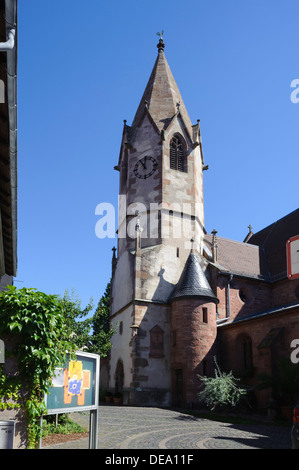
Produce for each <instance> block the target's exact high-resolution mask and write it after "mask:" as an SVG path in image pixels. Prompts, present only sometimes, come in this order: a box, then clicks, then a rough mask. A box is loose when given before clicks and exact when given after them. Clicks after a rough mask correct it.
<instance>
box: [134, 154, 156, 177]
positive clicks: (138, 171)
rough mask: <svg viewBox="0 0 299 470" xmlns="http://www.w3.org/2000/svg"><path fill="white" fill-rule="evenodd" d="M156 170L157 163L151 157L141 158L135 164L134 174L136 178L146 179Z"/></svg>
mask: <svg viewBox="0 0 299 470" xmlns="http://www.w3.org/2000/svg"><path fill="white" fill-rule="evenodd" d="M157 168H158V163H157V162H156V160H155V159H154V158H153V157H143V158H141V159H140V160H138V162H137V163H136V165H135V167H134V174H135V176H137V178H141V179H146V178H149V177H150V176H152V175H153V174H154V173H155V171H156V169H157Z"/></svg>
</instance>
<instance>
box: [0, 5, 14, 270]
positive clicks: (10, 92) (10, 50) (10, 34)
mask: <svg viewBox="0 0 299 470" xmlns="http://www.w3.org/2000/svg"><path fill="white" fill-rule="evenodd" d="M17 8H18V0H5V23H6V31H7V41H6V42H3V43H0V52H5V53H6V55H7V65H6V70H7V105H8V113H9V148H10V167H11V192H12V194H11V197H12V224H13V233H12V244H13V250H14V256H13V271H14V274H13V275H14V276H16V271H17V255H16V253H17V41H18V39H17V36H18V34H17Z"/></svg>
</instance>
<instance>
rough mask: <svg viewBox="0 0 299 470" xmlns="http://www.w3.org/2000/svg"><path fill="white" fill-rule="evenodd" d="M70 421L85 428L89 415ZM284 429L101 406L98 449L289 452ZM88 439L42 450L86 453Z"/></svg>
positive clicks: (156, 411)
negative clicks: (269, 450)
mask: <svg viewBox="0 0 299 470" xmlns="http://www.w3.org/2000/svg"><path fill="white" fill-rule="evenodd" d="M71 418H72V419H73V420H74V421H76V422H78V423H80V424H82V425H83V426H84V427H85V428H86V429H88V427H89V413H85V414H83V413H72V416H71ZM290 431H291V423H290V426H289V427H288V426H287V427H278V426H271V425H267V424H230V423H222V422H217V421H211V420H207V419H203V418H194V417H193V416H189V415H186V414H184V413H181V412H179V411H172V410H165V409H160V408H147V407H146V408H142V407H141V408H139V407H138V408H137V407H127V406H101V407H100V408H99V422H98V449H194V450H195V449H290V448H291V440H290ZM88 444H89V440H88V438H83V439H78V440H76V441H69V442H65V443H61V444H56V445H52V446H51V447H46V448H47V449H88Z"/></svg>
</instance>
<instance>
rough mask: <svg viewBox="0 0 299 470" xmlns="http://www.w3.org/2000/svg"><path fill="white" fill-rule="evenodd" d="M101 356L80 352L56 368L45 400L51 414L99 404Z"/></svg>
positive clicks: (85, 408)
mask: <svg viewBox="0 0 299 470" xmlns="http://www.w3.org/2000/svg"><path fill="white" fill-rule="evenodd" d="M99 371H100V356H98V355H97V354H89V353H84V352H81V351H80V352H77V353H76V356H75V357H72V358H69V359H68V360H67V361H66V363H65V364H64V365H63V367H57V368H56V369H55V375H54V377H53V378H52V386H51V387H50V389H49V393H48V395H47V396H46V399H45V402H46V407H47V410H48V414H54V413H55V414H56V413H66V412H70V411H83V410H92V409H95V408H97V407H98V394H99Z"/></svg>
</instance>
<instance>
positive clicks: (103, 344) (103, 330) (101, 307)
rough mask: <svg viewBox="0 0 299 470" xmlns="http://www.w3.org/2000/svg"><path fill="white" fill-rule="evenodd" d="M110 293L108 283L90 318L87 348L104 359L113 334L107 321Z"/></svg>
mask: <svg viewBox="0 0 299 470" xmlns="http://www.w3.org/2000/svg"><path fill="white" fill-rule="evenodd" d="M110 292H111V283H110V282H109V283H108V284H107V287H106V290H105V293H104V295H103V296H102V297H101V299H100V301H99V303H98V306H97V309H96V311H95V314H94V316H93V318H92V328H93V334H92V336H91V338H90V342H89V346H88V351H89V352H92V353H96V354H99V355H100V356H101V357H106V356H107V354H108V353H109V351H110V349H111V338H112V336H113V334H114V333H115V330H114V329H113V328H112V327H111V326H110V321H109V312H110Z"/></svg>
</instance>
